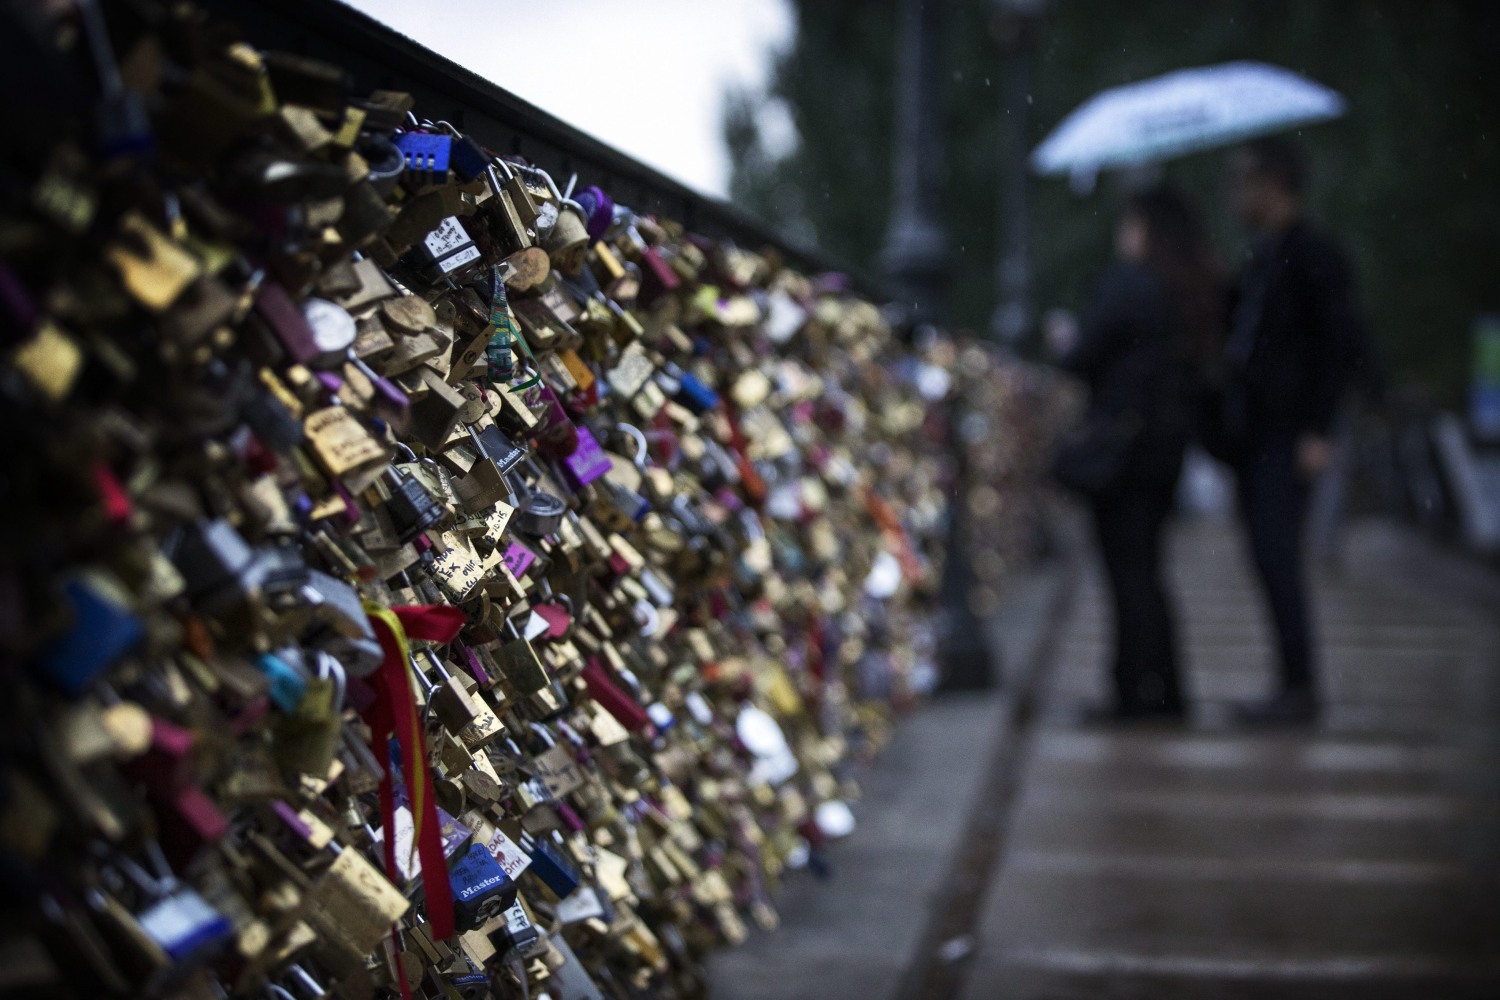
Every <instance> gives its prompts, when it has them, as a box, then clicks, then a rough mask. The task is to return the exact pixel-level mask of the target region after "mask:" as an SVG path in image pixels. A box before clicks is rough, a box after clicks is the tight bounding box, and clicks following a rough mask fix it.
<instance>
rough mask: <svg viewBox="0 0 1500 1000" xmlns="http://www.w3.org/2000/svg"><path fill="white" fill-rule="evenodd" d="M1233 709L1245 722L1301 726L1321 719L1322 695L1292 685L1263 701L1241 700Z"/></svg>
mask: <svg viewBox="0 0 1500 1000" xmlns="http://www.w3.org/2000/svg"><path fill="white" fill-rule="evenodd" d="M1231 711H1232V712H1233V715H1234V721H1235V722H1238V723H1239V724H1240V725H1242V726H1301V725H1307V724H1309V723H1313V722H1316V721H1318V712H1319V705H1318V698H1317V696H1316V695H1314V694H1313V693H1312V692H1311V691H1307V690H1303V689H1301V688H1290V689H1287V690H1285V691H1282V692H1281V693H1280V694H1277V695H1274V696H1273V697H1270V698H1266V699H1264V700H1261V701H1247V702H1240V703H1239V704H1237V705H1235V706H1234V707H1233V708H1232V709H1231Z"/></svg>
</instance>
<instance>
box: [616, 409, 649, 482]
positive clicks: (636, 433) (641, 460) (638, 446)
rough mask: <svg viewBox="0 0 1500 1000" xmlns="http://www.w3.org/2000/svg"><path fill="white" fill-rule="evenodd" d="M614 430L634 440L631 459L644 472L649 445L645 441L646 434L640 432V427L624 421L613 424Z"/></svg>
mask: <svg viewBox="0 0 1500 1000" xmlns="http://www.w3.org/2000/svg"><path fill="white" fill-rule="evenodd" d="M615 430H617V431H619V432H620V433H622V434H624V435H626V436H627V437H630V438H631V439H633V440H634V441H635V459H634V460H633V464H634V465H635V467H636V468H637V469H640V470H641V471H642V472H645V471H646V458H647V455H648V453H649V452H648V448H649V446H648V444H647V442H646V435H645V434H644V433H642V432H641V429H640V428H639V427H636V426H635V425H634V424H627V423H625V422H624V421H621V422H620V423H618V424H615Z"/></svg>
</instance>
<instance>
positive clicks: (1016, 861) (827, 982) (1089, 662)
mask: <svg viewBox="0 0 1500 1000" xmlns="http://www.w3.org/2000/svg"><path fill="white" fill-rule="evenodd" d="M1173 552H1174V557H1175V558H1174V560H1173V565H1174V590H1175V592H1176V593H1177V595H1178V597H1179V606H1180V610H1181V618H1182V627H1183V638H1184V646H1185V653H1186V662H1187V667H1188V670H1187V678H1188V689H1189V692H1190V694H1191V695H1192V697H1193V700H1194V703H1195V715H1194V719H1193V722H1192V723H1191V724H1190V725H1187V726H1153V727H1137V728H1114V729H1110V728H1085V727H1082V726H1080V725H1078V724H1077V723H1076V722H1075V719H1074V715H1073V712H1072V709H1073V707H1075V706H1076V705H1077V704H1079V703H1081V702H1083V701H1085V700H1088V699H1089V698H1090V697H1095V696H1099V695H1102V693H1103V674H1102V670H1101V661H1102V659H1103V657H1104V655H1105V644H1106V642H1107V639H1108V621H1107V618H1106V615H1105V612H1104V605H1103V600H1102V593H1101V590H1100V582H1099V579H1098V575H1097V572H1096V571H1095V570H1094V569H1093V568H1092V567H1091V566H1089V567H1086V568H1085V569H1084V571H1083V572H1082V573H1081V574H1077V575H1076V577H1075V578H1076V580H1077V582H1076V585H1074V586H1072V587H1071V588H1070V591H1071V593H1070V598H1069V601H1068V607H1067V609H1066V613H1065V614H1062V615H1061V616H1054V618H1053V619H1052V620H1051V622H1050V625H1049V626H1048V627H1049V628H1050V629H1051V632H1052V635H1051V640H1052V641H1051V642H1050V644H1049V643H1047V642H1041V643H1039V644H1038V648H1041V649H1043V650H1044V652H1046V653H1048V654H1050V655H1046V656H1043V657H1041V660H1042V661H1043V662H1041V663H1040V664H1038V665H1037V666H1036V670H1037V672H1036V674H1035V677H1036V686H1035V691H1034V698H1033V697H1028V696H1027V695H1026V694H1025V691H1026V687H1025V685H1024V684H1017V683H1015V678H1014V677H1013V678H1011V680H1012V683H1011V685H1010V690H1009V693H1008V694H1007V695H1004V696H1000V697H991V698H988V699H977V700H974V701H972V702H970V703H965V702H957V703H954V702H945V703H940V704H938V705H936V706H934V707H932V708H929V709H927V710H925V711H924V712H923V713H921V714H919V716H918V717H917V718H916V719H914V720H912V721H911V722H910V723H909V724H908V726H907V728H906V730H904V731H903V732H902V734H901V735H900V736H899V737H898V739H897V742H896V744H895V745H894V746H893V747H892V748H891V753H890V754H888V755H887V757H886V758H885V760H883V761H882V762H881V763H880V764H879V765H877V767H876V769H875V771H874V773H872V774H871V776H870V778H869V780H868V781H867V785H868V786H869V792H870V794H869V797H868V799H867V803H866V805H865V806H864V807H863V811H864V812H863V815H864V819H865V823H864V824H863V825H862V828H861V829H860V830H858V831H857V832H856V834H855V836H854V837H853V838H851V839H850V840H849V841H847V842H845V843H843V844H840V845H838V847H837V849H836V850H835V852H834V855H833V860H834V863H835V864H836V865H838V866H839V869H838V872H837V874H836V876H835V878H834V879H832V880H831V881H829V882H826V883H818V882H814V881H813V880H811V879H803V880H794V881H793V883H792V884H791V886H790V887H789V890H788V895H787V898H786V904H785V906H784V913H785V920H784V926H783V928H782V929H781V930H780V931H778V932H776V933H775V934H771V935H759V936H757V937H756V938H755V939H753V940H752V941H751V942H750V943H749V945H748V946H747V948H745V949H742V950H741V951H739V952H737V953H731V954H729V955H726V956H723V957H721V958H720V959H717V960H715V962H714V964H713V966H712V971H713V973H714V984H715V993H714V995H715V996H716V997H729V998H736V1000H737V998H741V997H752V996H757V997H804V996H805V997H819V998H840V997H857V998H860V1000H877V998H886V997H893V998H894V997H908V996H909V997H919V996H922V997H926V996H934V997H935V996H961V997H964V998H968V1000H987V998H999V997H1005V998H1012V997H1013V998H1018V1000H1065V998H1084V997H1088V998H1096V997H1109V998H1114V997H1118V998H1142V1000H1145V998H1151V1000H1174V998H1189V997H1191V998H1195V1000H1196V998H1216V997H1223V998H1233V1000H1240V998H1246V1000H1248V998H1278V1000H1280V998H1303V997H1306V998H1313V997H1317V998H1320V1000H1343V998H1349V1000H1353V998H1360V1000H1385V998H1398V997H1399V998H1413V1000H1416V998H1434V1000H1459V998H1471V997H1472V998H1476V1000H1477V998H1480V997H1496V996H1500V794H1497V793H1500V616H1497V615H1496V614H1495V611H1496V610H1497V609H1500V584H1497V582H1496V577H1495V575H1493V574H1491V573H1488V572H1485V571H1480V570H1476V569H1474V568H1473V567H1472V566H1470V565H1468V564H1466V563H1464V562H1462V561H1460V560H1457V559H1455V558H1453V557H1451V556H1449V555H1446V554H1443V553H1440V552H1437V551H1435V550H1434V549H1433V548H1432V547H1430V546H1429V545H1427V544H1426V543H1423V542H1421V541H1419V540H1417V539H1415V538H1413V537H1411V536H1410V535H1408V534H1406V533H1405V532H1403V531H1401V530H1400V529H1397V528H1395V527H1393V526H1390V525H1386V524H1382V523H1378V522H1373V523H1366V524H1361V525H1358V526H1356V527H1355V529H1354V530H1352V531H1351V532H1350V533H1349V536H1348V545H1347V551H1346V553H1345V559H1344V561H1343V566H1342V571H1341V572H1339V573H1337V574H1331V573H1321V574H1319V583H1318V587H1317V597H1318V600H1317V608H1316V617H1317V620H1318V622H1319V628H1320V637H1321V640H1322V648H1323V650H1324V653H1325V656H1324V689H1325V696H1326V699H1327V703H1328V711H1327V714H1326V718H1325V720H1324V722H1323V723H1322V724H1320V725H1319V726H1318V727H1316V728H1311V729H1309V728H1304V729H1300V730H1298V729H1292V730H1282V731H1273V732H1247V731H1243V730H1237V729H1235V728H1233V727H1231V726H1230V725H1229V724H1228V721H1227V712H1226V707H1227V703H1228V702H1229V701H1230V700H1232V699H1236V698H1248V697H1254V696H1256V695H1259V694H1261V693H1263V692H1265V691H1266V690H1267V689H1268V688H1269V686H1270V684H1271V678H1272V673H1271V662H1272V650H1271V644H1270V637H1269V634H1268V632H1267V631H1266V625H1265V623H1264V620H1263V616H1262V613H1261V609H1260V604H1259V600H1258V597H1257V595H1256V593H1255V591H1254V589H1253V588H1252V586H1251V583H1250V580H1249V577H1248V573H1247V572H1246V569H1245V564H1244V560H1243V557H1242V554H1241V552H1240V549H1239V546H1238V543H1237V541H1236V538H1235V536H1234V534H1233V532H1232V529H1231V527H1230V526H1229V525H1227V524H1221V523H1217V522H1207V521H1205V522H1195V523H1190V524H1187V525H1185V526H1183V527H1181V528H1179V529H1178V531H1177V533H1176V535H1175V536H1174V539H1173ZM1033 604H1034V605H1035V606H1034V607H1032V608H1031V609H1030V610H1029V611H1028V610H1025V609H1023V610H1022V612H1021V613H1020V614H1019V618H1020V619H1024V620H1027V621H1029V622H1031V625H1032V626H1033V628H1034V629H1035V628H1037V627H1041V625H1043V624H1046V623H1047V616H1046V614H1044V613H1043V610H1042V605H1041V604H1040V603H1038V599H1033ZM1012 627H1014V622H1013V623H1012ZM1021 659H1024V657H1023V656H1012V657H1011V658H1010V661H1009V666H1010V668H1011V670H1012V671H1014V670H1015V669H1016V667H1017V661H1018V660H1021ZM1018 693H1019V698H1018ZM998 772H1005V774H1006V775H1007V777H1006V780H1005V781H1004V782H1000V783H997V782H996V780H995V776H996V773H998ZM997 788H1003V789H1005V791H1004V793H1003V795H1002V794H1001V793H999V792H997V791H996V789H997ZM987 798H988V799H992V800H994V799H1002V798H1003V803H1002V806H1003V808H1000V809H999V810H998V811H997V807H996V806H995V805H994V803H993V802H991V801H987V800H986V799H987ZM935 817H940V818H935ZM986 819H988V820H989V822H986V821H985V820H986ZM975 837H981V838H986V839H987V841H990V842H987V843H986V844H982V845H978V846H980V847H990V848H992V850H989V851H984V850H981V851H977V852H976V851H975V850H974V848H975V846H976V845H975V844H973V843H966V841H965V838H970V839H972V838H975ZM975 857H978V858H979V859H980V860H979V861H978V862H975V861H974V858H975ZM850 861H853V862H854V864H853V865H852V866H851V865H850V864H848V862H850ZM861 897H862V898H861ZM857 898H859V901H858V902H857V903H855V901H856V899H857ZM969 900H974V901H976V902H975V905H973V906H972V909H973V914H972V917H970V916H968V915H966V914H965V915H964V916H963V919H961V920H959V921H958V922H957V923H955V921H954V919H953V916H954V914H955V913H961V912H962V911H964V910H965V908H966V907H967V906H968V902H967V901H969ZM851 904H854V905H851Z"/></svg>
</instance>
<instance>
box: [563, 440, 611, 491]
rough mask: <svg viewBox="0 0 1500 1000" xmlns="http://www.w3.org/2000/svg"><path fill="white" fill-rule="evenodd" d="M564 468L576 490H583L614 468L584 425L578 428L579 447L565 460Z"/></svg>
mask: <svg viewBox="0 0 1500 1000" xmlns="http://www.w3.org/2000/svg"><path fill="white" fill-rule="evenodd" d="M563 467H564V468H565V469H567V470H568V478H569V479H570V480H571V485H572V486H573V488H574V489H582V488H583V487H585V486H587V485H588V484H589V483H592V482H593V481H594V480H596V479H598V478H599V477H600V476H602V475H604V474H605V473H606V472H608V471H609V470H610V469H611V468H613V466H612V465H611V464H610V461H609V456H608V455H606V454H604V449H603V448H600V447H599V442H598V441H596V440H595V439H594V435H593V434H592V433H591V432H590V431H589V429H588V428H587V427H584V426H582V425H580V426H579V427H578V447H577V448H574V449H573V454H571V455H569V456H568V457H567V458H565V459H563Z"/></svg>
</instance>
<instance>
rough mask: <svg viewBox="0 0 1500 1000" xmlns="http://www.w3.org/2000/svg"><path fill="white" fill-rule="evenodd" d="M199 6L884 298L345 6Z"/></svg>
mask: <svg viewBox="0 0 1500 1000" xmlns="http://www.w3.org/2000/svg"><path fill="white" fill-rule="evenodd" d="M202 3H203V6H204V7H205V8H207V9H208V10H209V11H211V12H213V13H214V14H217V15H218V16H221V17H224V18H226V19H228V20H230V21H232V22H234V23H235V24H237V25H239V27H240V28H241V29H242V30H243V32H244V36H245V38H246V39H247V40H248V41H250V42H251V43H252V44H254V45H257V46H259V47H262V48H266V49H277V50H281V51H285V52H291V53H295V54H297V55H303V56H308V57H311V58H315V59H322V60H324V61H327V62H330V63H333V64H335V65H338V66H340V67H342V68H343V69H345V70H347V71H348V72H349V73H350V74H351V76H352V78H353V83H354V88H355V93H369V92H370V91H372V90H377V89H382V90H399V91H405V92H407V93H410V94H411V95H412V96H413V97H414V98H415V99H416V102H417V112H418V113H419V114H420V115H421V116H422V117H424V118H429V119H433V120H438V119H442V120H446V121H449V122H451V123H453V124H454V125H455V126H457V127H458V128H459V129H460V130H462V131H464V132H466V133H469V134H470V135H472V136H474V138H475V139H477V140H478V141H479V142H480V143H482V144H484V145H485V146H488V147H489V148H490V149H493V150H495V151H496V152H498V153H501V154H508V155H518V156H522V157H524V158H526V159H527V160H530V161H531V162H533V163H535V164H537V165H538V166H540V167H542V168H543V169H545V170H546V171H548V172H549V173H551V174H552V175H553V176H555V177H561V178H566V177H568V176H569V175H570V174H573V173H574V172H577V173H578V174H579V176H580V179H581V180H582V181H583V182H584V183H586V184H597V185H599V186H600V187H602V188H603V189H604V190H606V191H608V192H609V194H610V196H611V197H613V198H614V199H615V200H616V201H617V202H621V203H623V204H626V205H629V206H630V207H631V208H633V209H635V210H636V211H638V212H641V213H652V214H660V215H662V216H665V217H667V218H671V219H674V220H676V221H678V222H680V223H682V224H683V225H684V226H687V227H688V229H690V230H691V231H693V232H697V233H701V234H703V235H705V236H709V237H713V238H716V239H726V240H730V241H733V242H734V243H735V244H737V245H739V246H743V247H745V248H746V249H750V250H759V249H763V248H767V247H772V248H775V249H776V250H777V251H779V252H780V254H781V256H782V257H783V258H784V259H785V260H786V261H787V262H788V263H791V264H793V265H795V266H797V267H799V268H801V269H803V270H806V271H811V272H816V271H839V272H842V273H844V274H846V275H848V276H849V277H850V280H851V281H852V282H853V285H854V287H855V289H856V290H858V291H859V292H860V293H862V294H864V295H866V296H867V297H869V298H871V299H874V300H876V301H883V300H884V298H885V293H883V292H882V291H881V289H880V286H879V284H878V283H877V282H875V281H874V280H872V279H871V278H870V277H869V276H868V275H864V274H861V273H859V272H858V271H857V270H855V269H852V268H851V267H849V266H848V265H847V264H845V263H843V262H840V261H837V260H835V259H833V258H832V257H831V256H829V255H828V254H826V253H824V252H822V251H821V250H819V249H817V248H816V247H810V246H807V245H805V244H803V243H801V242H799V241H797V240H794V239H790V238H788V237H787V236H785V235H784V234H782V233H778V232H776V231H775V230H774V229H773V228H772V227H770V226H767V225H765V224H764V223H762V222H760V221H757V220H755V219H752V218H751V217H749V216H748V215H746V214H745V213H743V212H741V211H739V210H737V209H736V208H734V207H733V206H731V205H729V204H728V203H726V202H724V201H721V200H719V199H716V198H711V197H709V196H707V195H705V194H703V193H701V192H699V191H695V190H694V189H693V188H691V187H688V186H687V185H686V184H683V183H682V182H680V181H677V180H673V179H672V178H671V177H668V176H667V175H666V174H663V173H661V172H660V171H658V170H655V169H653V168H652V167H649V166H647V165H646V164H644V163H642V162H640V161H639V160H636V159H634V158H632V157H630V156H627V155H626V154H624V153H622V152H620V151H619V150H618V149H615V148H614V147H612V146H610V145H608V144H606V143H604V142H601V141H599V140H598V139H596V138H594V137H593V136H591V135H588V134H587V133H585V132H582V131H580V130H579V129H577V128H574V127H573V126H571V125H569V124H567V123H566V122H564V121H562V120H561V119H559V118H557V117H556V116H554V115H551V114H548V113H547V112H545V111H543V110H542V109H541V108H538V107H537V106H536V105H534V104H532V103H530V102H529V101H525V100H522V99H521V98H519V97H517V96H516V95H515V94H512V93H511V92H509V91H507V90H505V89H504V88H502V87H499V86H496V85H495V84H493V83H491V82H490V81H488V80H486V79H484V78H483V77H481V76H478V75H477V74H475V73H474V72H472V71H470V70H468V69H466V68H464V67H463V66H460V65H459V64H458V63H455V62H453V61H452V60H451V59H448V58H446V57H444V56H442V55H439V54H438V53H436V52H434V51H432V50H431V49H429V48H426V47H425V46H423V45H420V44H419V43H417V42H415V41H413V40H412V39H410V38H408V37H406V36H405V35H403V34H401V33H400V32H398V31H395V30H393V29H391V28H389V27H387V26H386V25H384V24H382V23H380V22H379V21H377V20H375V19H374V18H372V17H370V16H369V15H367V14H364V13H362V12H360V11H358V10H355V9H354V8H352V7H350V6H348V5H346V4H343V3H340V2H338V0H202ZM475 27H476V30H488V29H487V26H483V25H476V26H475ZM498 27H499V26H498V25H497V26H495V29H496V33H497V42H499V41H500V40H499V37H498V36H499V31H498ZM502 44H503V43H502Z"/></svg>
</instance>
